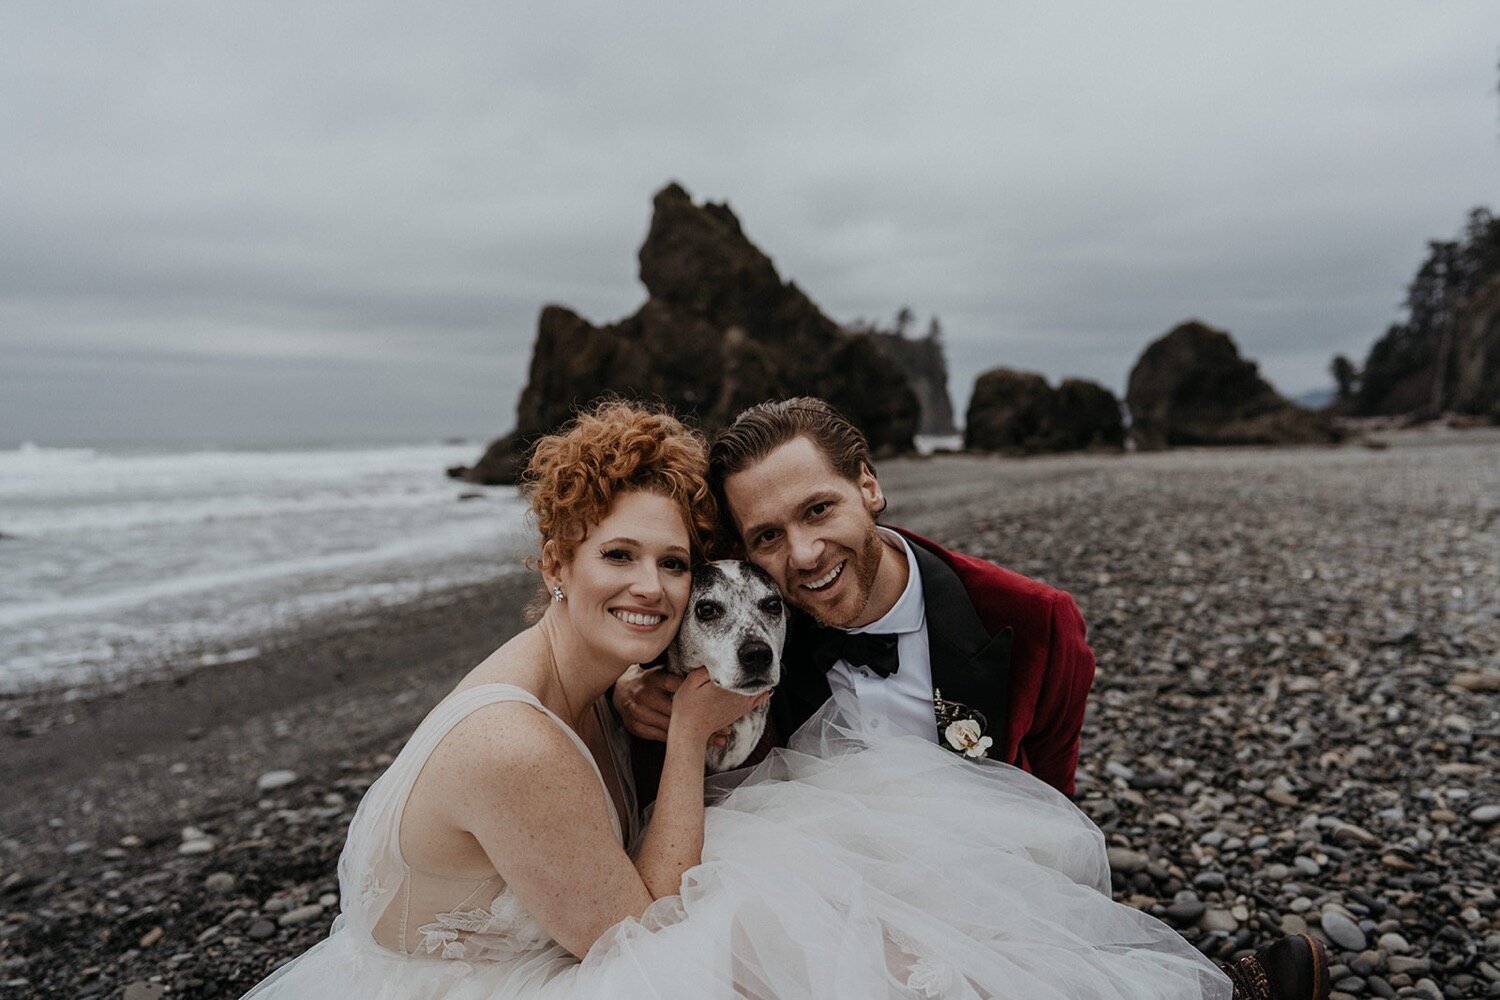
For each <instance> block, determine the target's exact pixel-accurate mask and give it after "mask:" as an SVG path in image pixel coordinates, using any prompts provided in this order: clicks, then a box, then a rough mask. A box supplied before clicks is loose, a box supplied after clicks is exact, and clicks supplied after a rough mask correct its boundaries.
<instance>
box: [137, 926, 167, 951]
mask: <svg viewBox="0 0 1500 1000" xmlns="http://www.w3.org/2000/svg"><path fill="white" fill-rule="evenodd" d="M166 933H167V932H166V931H164V930H163V929H162V927H161V925H160V924H158V925H156V926H155V927H153V928H151V929H150V930H149V931H147V932H146V933H145V934H142V935H141V939H140V941H138V942H137V943H136V947H138V948H149V947H151V946H152V945H154V944H156V942H158V941H160V940H161V939H162V937H164V936H165V935H166Z"/></svg>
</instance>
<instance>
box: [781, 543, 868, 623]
mask: <svg viewBox="0 0 1500 1000" xmlns="http://www.w3.org/2000/svg"><path fill="white" fill-rule="evenodd" d="M884 544H885V542H883V541H881V540H880V532H879V531H877V530H876V528H875V522H874V521H871V522H870V529H869V531H868V532H867V533H866V534H865V537H864V538H863V539H861V540H860V544H859V548H858V550H851V552H850V554H849V557H848V562H847V565H845V566H844V573H845V574H852V579H851V580H850V581H849V582H851V583H853V584H854V587H853V588H851V589H849V590H848V592H847V593H845V594H844V595H843V596H842V597H840V599H839V601H838V602H837V603H836V604H834V605H833V606H831V607H816V608H815V607H808V606H807V605H805V604H802V603H801V602H800V601H796V600H794V601H792V603H793V604H795V605H797V606H798V607H800V608H801V609H802V610H803V611H806V612H807V613H808V614H810V615H812V617H813V620H814V621H816V622H817V623H818V624H819V625H827V626H830V627H832V628H854V627H856V626H858V625H862V624H869V623H868V622H865V621H864V620H863V619H864V614H865V609H866V608H867V607H869V606H870V595H871V594H873V593H874V592H875V577H876V576H878V575H879V574H880V557H881V546H883V545H884Z"/></svg>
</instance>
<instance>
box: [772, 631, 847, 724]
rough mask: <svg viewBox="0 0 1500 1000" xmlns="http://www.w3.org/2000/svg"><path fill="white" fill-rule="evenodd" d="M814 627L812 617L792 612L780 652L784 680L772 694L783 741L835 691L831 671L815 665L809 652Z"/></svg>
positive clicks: (773, 707)
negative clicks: (830, 683)
mask: <svg viewBox="0 0 1500 1000" xmlns="http://www.w3.org/2000/svg"><path fill="white" fill-rule="evenodd" d="M811 628H812V619H810V618H808V617H807V615H805V614H803V613H802V612H800V611H799V612H794V613H793V617H792V620H791V622H790V623H789V626H788V628H787V638H786V646H785V648H784V649H783V650H782V654H781V683H780V684H778V685H776V693H775V694H774V695H772V696H771V720H772V721H773V722H774V723H775V725H776V731H777V736H778V737H779V738H780V741H781V742H782V743H783V744H784V743H785V742H786V740H787V738H788V737H790V736H791V735H792V733H794V732H796V731H797V729H798V728H799V727H800V726H801V725H802V723H804V722H806V721H807V720H808V719H809V718H811V717H812V714H813V713H814V712H816V711H817V710H818V709H819V708H821V707H822V706H823V703H824V702H825V701H827V700H828V699H829V697H830V696H831V695H832V694H833V691H832V690H831V689H830V688H829V686H828V674H827V673H826V672H824V671H822V670H819V669H818V668H817V667H815V666H814V665H813V664H812V662H811V658H810V657H809V655H808V653H809V651H810V650H811V647H812V642H811V636H810V631H811Z"/></svg>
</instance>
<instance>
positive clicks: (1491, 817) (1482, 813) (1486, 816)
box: [1469, 805, 1500, 826]
mask: <svg viewBox="0 0 1500 1000" xmlns="http://www.w3.org/2000/svg"><path fill="white" fill-rule="evenodd" d="M1469 819H1471V820H1473V821H1474V822H1476V823H1478V824H1479V825H1480V826H1489V825H1491V824H1493V823H1496V822H1500V805H1493V806H1479V807H1478V808H1476V809H1473V810H1471V811H1470V812H1469Z"/></svg>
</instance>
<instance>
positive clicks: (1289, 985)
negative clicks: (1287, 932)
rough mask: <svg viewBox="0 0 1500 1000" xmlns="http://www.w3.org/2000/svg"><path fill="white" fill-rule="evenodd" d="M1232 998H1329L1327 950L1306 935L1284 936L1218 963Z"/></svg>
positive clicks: (1248, 999)
mask: <svg viewBox="0 0 1500 1000" xmlns="http://www.w3.org/2000/svg"><path fill="white" fill-rule="evenodd" d="M1220 968H1222V969H1223V970H1224V972H1225V973H1226V974H1228V976H1229V981H1230V982H1232V983H1233V984H1234V1000H1328V950H1327V949H1326V948H1324V947H1323V943H1322V942H1321V941H1319V940H1318V939H1317V938H1314V937H1310V936H1309V935H1307V934H1294V935H1292V936H1291V937H1284V938H1282V939H1281V940H1280V941H1277V942H1276V943H1275V944H1272V945H1267V946H1266V947H1264V948H1262V949H1261V950H1260V951H1257V952H1256V953H1255V954H1253V955H1246V956H1245V957H1244V958H1241V959H1237V960H1235V961H1233V962H1231V963H1230V964H1228V965H1223V966H1220Z"/></svg>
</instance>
